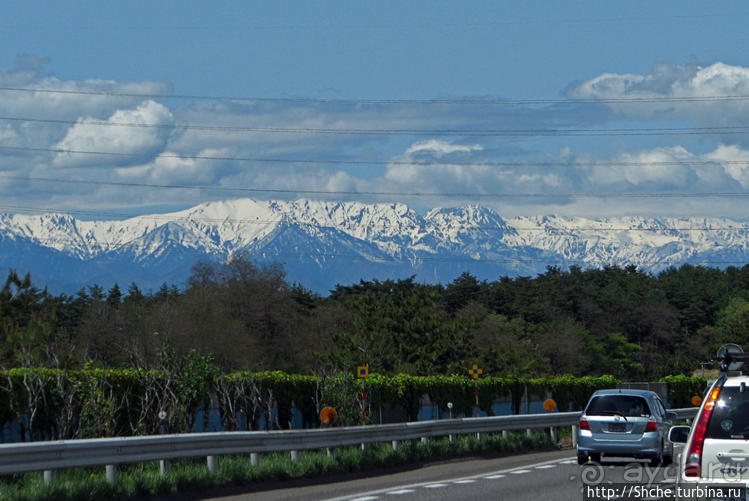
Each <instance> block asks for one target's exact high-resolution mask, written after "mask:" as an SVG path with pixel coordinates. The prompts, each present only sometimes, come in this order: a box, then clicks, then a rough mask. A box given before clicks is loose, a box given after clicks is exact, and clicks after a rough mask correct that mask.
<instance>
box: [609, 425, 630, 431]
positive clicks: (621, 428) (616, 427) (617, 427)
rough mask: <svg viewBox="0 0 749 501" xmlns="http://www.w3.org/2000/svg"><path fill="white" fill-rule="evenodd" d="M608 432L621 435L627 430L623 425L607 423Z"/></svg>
mask: <svg viewBox="0 0 749 501" xmlns="http://www.w3.org/2000/svg"><path fill="white" fill-rule="evenodd" d="M609 431H612V432H614V433H623V432H625V431H627V428H626V425H625V424H624V423H609Z"/></svg>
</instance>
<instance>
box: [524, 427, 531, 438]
mask: <svg viewBox="0 0 749 501" xmlns="http://www.w3.org/2000/svg"><path fill="white" fill-rule="evenodd" d="M525 434H526V435H528V436H529V437H532V436H533V430H531V429H530V428H527V429H526V430H525Z"/></svg>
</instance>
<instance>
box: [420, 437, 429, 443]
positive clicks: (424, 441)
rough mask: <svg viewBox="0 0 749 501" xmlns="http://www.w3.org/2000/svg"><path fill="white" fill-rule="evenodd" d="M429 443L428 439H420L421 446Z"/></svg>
mask: <svg viewBox="0 0 749 501" xmlns="http://www.w3.org/2000/svg"><path fill="white" fill-rule="evenodd" d="M428 443H429V437H421V445H426V444H428Z"/></svg>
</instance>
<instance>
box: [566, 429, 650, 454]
mask: <svg viewBox="0 0 749 501" xmlns="http://www.w3.org/2000/svg"><path fill="white" fill-rule="evenodd" d="M661 443H662V441H661V437H660V436H659V435H658V434H657V433H645V434H643V435H642V436H641V437H640V438H639V439H635V440H606V439H602V438H598V437H595V436H584V435H582V434H580V435H578V438H577V453H578V455H580V454H586V455H589V454H605V455H607V456H626V457H637V458H656V457H659V456H660V455H661V454H662V453H663V452H662V450H661Z"/></svg>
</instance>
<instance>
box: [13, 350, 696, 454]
mask: <svg viewBox="0 0 749 501" xmlns="http://www.w3.org/2000/svg"><path fill="white" fill-rule="evenodd" d="M198 362H199V360H198V361H197V362H196V363H186V364H183V365H182V366H180V367H177V368H171V369H169V370H159V371H148V370H143V369H97V368H86V369H82V370H67V371H63V370H55V369H39V368H28V369H11V370H7V371H0V422H3V423H8V422H11V421H13V422H16V423H18V426H20V427H21V430H20V432H21V436H22V439H23V440H44V439H68V438H86V437H107V436H127V435H144V434H156V433H160V432H165V431H168V432H172V433H178V432H188V431H191V430H192V429H193V428H194V426H195V424H196V423H195V419H196V418H197V417H198V416H200V415H201V414H199V413H198V412H197V411H199V410H203V409H209V408H211V409H219V411H220V414H221V422H222V423H221V424H222V427H223V429H225V430H239V429H248V428H249V429H252V428H254V427H255V426H256V423H258V422H259V420H260V419H261V418H265V421H266V423H269V424H270V427H274V428H286V427H288V426H290V424H289V423H290V421H291V413H292V407H293V408H296V409H298V410H299V411H300V412H301V413H302V415H303V418H304V422H305V423H306V424H307V425H308V426H317V425H319V420H318V418H317V416H318V415H319V412H320V410H321V409H322V408H323V407H325V406H332V407H334V408H335V409H336V410H337V412H338V416H339V420H338V423H339V424H343V425H348V424H358V423H360V422H361V416H362V411H365V414H366V415H367V416H372V411H373V410H379V409H382V408H388V407H389V408H398V409H400V412H401V414H402V415H403V416H404V418H406V419H408V420H415V419H416V417H417V415H418V412H419V408H420V401H421V397H422V396H423V395H425V394H426V395H430V396H431V398H432V402H433V403H434V404H436V405H438V406H439V408H440V409H446V408H447V402H452V403H453V412H454V413H455V415H460V414H464V415H472V411H473V408H474V406H475V390H476V389H477V390H478V398H479V405H480V407H481V409H482V410H483V411H485V412H488V413H489V414H491V412H492V411H491V406H492V402H494V401H495V400H497V399H509V401H511V403H512V408H513V410H514V412H515V413H518V412H520V411H521V402H522V401H523V399H524V398H526V399H527V398H530V399H534V400H535V399H544V398H546V397H548V396H551V397H552V398H554V399H555V401H556V402H557V406H558V408H559V409H560V410H566V409H573V410H579V409H581V408H582V407H583V406H584V405H585V403H586V401H587V399H588V398H589V396H590V394H591V393H593V392H594V391H595V390H597V389H600V388H612V387H615V386H616V384H617V383H618V382H619V381H618V380H617V379H616V378H614V377H613V376H601V377H573V376H569V375H565V376H558V377H550V378H534V379H527V380H525V379H519V378H502V377H486V378H482V379H479V380H476V381H474V380H473V379H471V378H468V377H465V376H410V375H406V374H398V375H395V376H392V377H386V376H382V375H379V374H372V375H370V377H369V378H368V379H367V380H366V381H365V382H364V383H362V380H359V379H356V378H355V377H354V375H353V374H348V373H338V374H335V375H332V376H323V377H318V376H304V375H293V374H286V373H283V372H279V371H273V372H261V373H255V372H236V373H232V374H226V375H221V374H219V373H218V372H217V370H215V368H214V367H212V366H210V365H201V364H200V363H198ZM664 381H665V382H667V383H668V385H669V392H670V394H669V400H670V402H671V404H672V405H673V406H674V407H688V406H691V403H690V401H691V398H692V396H694V395H702V391H703V389H704V387H705V380H704V379H703V378H698V377H686V376H671V377H668V378H665V379H664ZM362 384H364V392H363V391H362ZM474 385H475V386H474ZM363 395H364V397H365V398H364V399H363V398H362V397H363ZM160 411H165V412H166V415H167V418H166V420H163V421H161V420H159V418H158V415H159V412H160ZM202 415H204V416H205V414H202Z"/></svg>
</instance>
